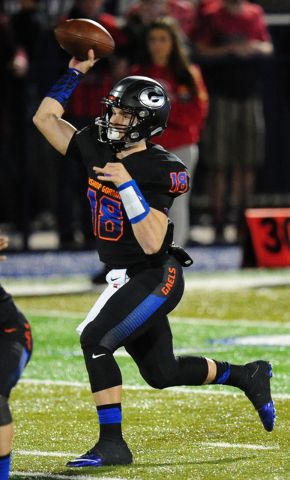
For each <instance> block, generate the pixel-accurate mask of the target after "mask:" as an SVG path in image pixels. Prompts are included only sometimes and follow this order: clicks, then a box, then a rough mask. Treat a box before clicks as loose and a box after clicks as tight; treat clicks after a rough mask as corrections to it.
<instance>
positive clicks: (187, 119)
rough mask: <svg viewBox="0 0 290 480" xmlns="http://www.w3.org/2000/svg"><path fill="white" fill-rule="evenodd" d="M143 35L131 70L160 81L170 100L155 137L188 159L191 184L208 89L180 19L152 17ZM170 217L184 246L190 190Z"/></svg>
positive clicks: (185, 160) (187, 234)
mask: <svg viewBox="0 0 290 480" xmlns="http://www.w3.org/2000/svg"><path fill="white" fill-rule="evenodd" d="M144 39H145V45H144V47H142V55H141V59H140V60H141V61H140V64H139V65H135V66H133V67H132V74H133V75H144V76H148V77H151V78H154V79H155V80H157V81H158V82H160V83H161V84H162V86H163V87H164V88H165V89H166V91H167V93H168V95H169V97H170V101H171V111H170V114H169V119H168V123H167V128H166V130H165V131H164V133H163V135H162V136H161V137H157V138H153V140H152V141H153V142H154V143H158V144H160V145H161V146H163V147H164V148H165V149H166V150H169V151H170V152H173V153H174V154H175V155H177V156H178V157H179V158H180V159H181V160H182V161H183V162H184V163H185V165H186V166H187V168H188V171H189V174H190V176H191V184H192V181H193V175H194V171H195V167H196V164H197V161H198V146H197V143H198V142H199V139H200V134H201V130H202V128H203V126H204V122H205V118H206V115H207V109H208V95H207V90H206V88H205V85H204V82H203V78H202V75H201V72H200V69H199V67H197V66H195V65H192V64H190V61H189V58H188V57H187V55H186V52H185V50H184V48H183V46H182V43H181V40H180V37H179V26H178V23H177V22H176V21H175V20H174V19H173V18H172V17H163V18H161V19H157V20H155V21H153V22H152V23H151V24H150V25H148V26H147V29H146V32H145V36H144ZM170 218H171V220H172V221H173V223H174V242H175V243H176V244H177V245H180V246H182V247H183V246H185V245H186V243H187V241H188V240H189V237H190V191H188V192H187V193H186V194H184V195H181V196H180V197H179V198H177V199H176V201H175V202H174V205H173V206H172V208H171V209H170Z"/></svg>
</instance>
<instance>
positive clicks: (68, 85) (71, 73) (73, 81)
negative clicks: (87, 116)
mask: <svg viewBox="0 0 290 480" xmlns="http://www.w3.org/2000/svg"><path fill="white" fill-rule="evenodd" d="M83 76H84V73H82V72H80V71H79V70H77V69H76V68H69V69H68V70H67V71H66V73H65V74H64V75H63V76H62V77H61V78H60V79H59V80H58V82H57V83H56V84H55V85H54V86H53V87H52V89H51V90H50V91H49V92H48V94H47V95H46V96H47V97H50V98H54V99H55V100H57V101H58V102H59V103H60V104H61V106H62V107H63V108H65V106H66V104H67V102H68V99H69V97H70V95H71V94H72V92H73V91H74V89H75V88H76V86H77V85H78V83H79V82H80V81H81V79H82V78H83Z"/></svg>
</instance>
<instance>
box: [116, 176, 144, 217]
mask: <svg viewBox="0 0 290 480" xmlns="http://www.w3.org/2000/svg"><path fill="white" fill-rule="evenodd" d="M117 188H118V192H119V194H120V197H121V200H122V202H123V205H124V208H125V210H126V213H127V216H128V218H129V220H130V222H131V223H132V224H134V223H138V222H140V221H141V220H143V218H145V217H147V215H148V213H149V212H150V207H149V205H148V203H147V202H146V200H145V198H144V197H143V195H142V193H141V192H140V190H139V187H138V185H137V183H136V182H135V180H130V181H129V182H126V183H123V185H120V187H117Z"/></svg>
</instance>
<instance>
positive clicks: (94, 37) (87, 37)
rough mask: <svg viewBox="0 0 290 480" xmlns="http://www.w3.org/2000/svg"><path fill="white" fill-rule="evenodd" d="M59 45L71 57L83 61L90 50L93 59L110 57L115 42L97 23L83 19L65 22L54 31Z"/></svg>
mask: <svg viewBox="0 0 290 480" xmlns="http://www.w3.org/2000/svg"><path fill="white" fill-rule="evenodd" d="M54 34H55V38H56V40H57V42H58V43H59V45H60V46H61V47H62V48H63V49H64V50H65V51H66V52H67V53H69V54H70V55H71V56H72V57H75V58H76V59H77V60H80V61H84V60H87V58H88V51H89V50H90V49H91V48H92V49H93V50H94V52H95V58H103V57H107V56H108V55H110V54H111V53H112V52H113V51H114V49H115V42H114V40H113V38H112V36H111V35H110V33H109V32H108V31H107V30H106V29H105V28H104V27H103V26H102V25H100V24H99V23H97V22H94V21H93V20H88V19H85V18H76V19H71V20H66V21H65V22H62V23H60V24H59V25H58V27H57V28H55V30H54Z"/></svg>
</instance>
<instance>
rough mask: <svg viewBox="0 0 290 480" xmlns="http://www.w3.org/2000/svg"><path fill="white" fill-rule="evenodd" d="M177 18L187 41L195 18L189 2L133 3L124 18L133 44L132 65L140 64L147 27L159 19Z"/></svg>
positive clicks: (158, 0)
mask: <svg viewBox="0 0 290 480" xmlns="http://www.w3.org/2000/svg"><path fill="white" fill-rule="evenodd" d="M164 16H170V17H173V18H175V20H176V21H177V22H178V26H179V28H180V33H181V34H182V35H183V37H184V40H186V39H187V38H188V37H189V35H190V33H191V31H192V25H193V22H194V17H195V8H194V6H193V4H192V3H191V1H189V0H137V1H135V2H132V5H131V6H130V7H129V8H128V10H127V12H126V13H125V14H124V17H125V19H126V22H127V29H128V32H129V34H130V36H131V42H130V45H129V48H128V49H127V52H128V57H129V59H130V60H131V63H139V60H140V44H141V43H142V41H143V38H144V32H145V29H146V27H147V26H148V25H149V24H150V23H151V22H152V20H154V19H156V18H157V17H164Z"/></svg>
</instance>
